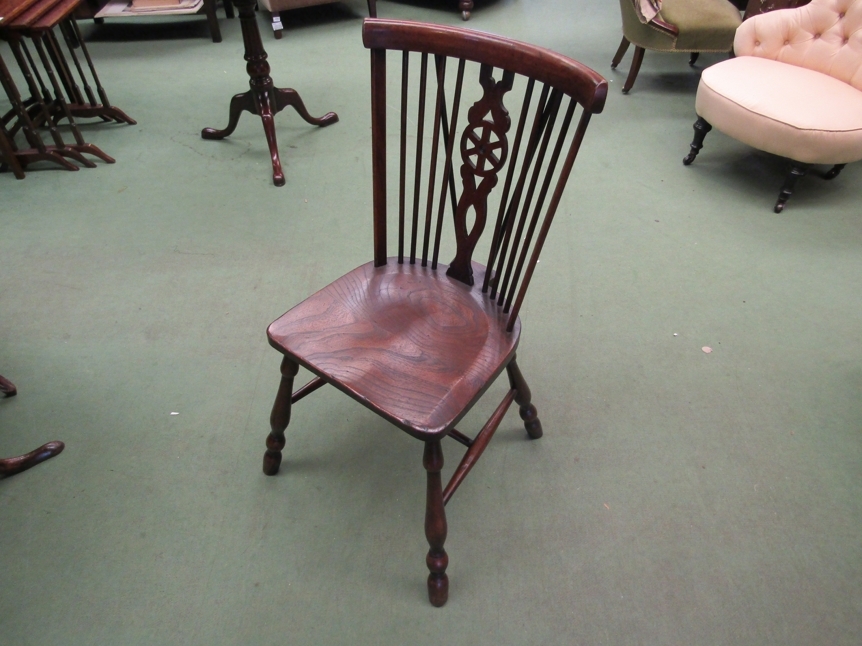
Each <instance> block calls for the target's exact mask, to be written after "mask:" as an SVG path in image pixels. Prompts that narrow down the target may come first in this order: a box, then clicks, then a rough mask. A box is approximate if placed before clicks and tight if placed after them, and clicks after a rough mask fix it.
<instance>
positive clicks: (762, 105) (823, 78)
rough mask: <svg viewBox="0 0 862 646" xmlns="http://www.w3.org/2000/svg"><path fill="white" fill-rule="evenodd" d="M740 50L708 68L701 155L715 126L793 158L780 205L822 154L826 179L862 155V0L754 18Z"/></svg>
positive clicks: (699, 108) (822, 1)
mask: <svg viewBox="0 0 862 646" xmlns="http://www.w3.org/2000/svg"><path fill="white" fill-rule="evenodd" d="M733 47H734V51H735V53H736V58H733V59H730V60H727V61H722V62H720V63H717V64H716V65H713V66H712V67H709V68H707V69H705V70H704V71H703V75H702V76H701V80H700V86H699V87H698V90H697V99H696V102H695V111H696V112H697V115H698V119H697V121H696V122H695V124H694V130H695V136H694V140H693V142H692V144H691V152H690V153H689V154H688V156H687V157H686V158H685V159H684V160H683V163H684V164H686V165H688V164H691V162H693V161H694V158H695V157H696V156H697V153H698V152H699V151H700V149H701V147H702V146H703V139H704V137H705V136H706V133H707V132H709V131H710V130H711V129H712V127H713V126H714V127H716V128H718V129H719V130H720V131H722V132H724V133H725V134H727V135H730V136H731V137H733V138H735V139H738V140H739V141H741V142H743V143H746V144H748V145H750V146H753V147H755V148H758V149H760V150H764V151H766V152H769V153H773V154H775V155H780V156H782V157H787V158H788V159H790V160H791V162H792V163H791V169H790V174H789V175H788V177H787V180H786V181H785V183H784V186H783V188H782V190H781V193H780V194H779V197H778V201H777V202H776V204H775V212H776V213H780V212H781V211H782V210H783V209H784V205H785V203H786V202H787V200H788V198H789V197H790V196H791V194H792V193H793V189H794V186H795V183H796V181H797V180H798V179H799V178H800V177H802V176H804V175H805V174H806V173H807V171H808V169H809V167H810V166H811V165H813V164H829V165H831V166H832V168H831V170H829V171H828V172H826V173H825V175H824V177H825V178H826V179H832V178H834V177H836V176H837V175H838V173H839V172H840V171H841V169H842V168H843V167H844V166H845V165H846V164H848V163H850V162H854V161H857V160H859V159H862V0H813V1H812V2H811V4H809V5H806V6H804V7H799V8H797V9H783V10H780V11H773V12H770V13H765V14H762V15H760V16H756V17H754V18H751V19H750V20H746V21H745V22H744V23H743V24H742V25H741V26H740V27H739V29H737V31H736V37H735V40H734V43H733Z"/></svg>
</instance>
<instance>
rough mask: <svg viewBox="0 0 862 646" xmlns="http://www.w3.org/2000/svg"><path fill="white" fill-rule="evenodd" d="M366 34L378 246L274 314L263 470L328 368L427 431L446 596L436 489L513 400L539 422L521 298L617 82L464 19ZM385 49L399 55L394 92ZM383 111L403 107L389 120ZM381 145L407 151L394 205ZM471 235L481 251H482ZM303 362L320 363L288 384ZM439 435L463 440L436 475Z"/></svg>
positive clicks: (436, 574)
mask: <svg viewBox="0 0 862 646" xmlns="http://www.w3.org/2000/svg"><path fill="white" fill-rule="evenodd" d="M363 41H364V43H365V45H366V47H368V48H369V49H370V50H371V113H372V115H371V133H372V170H373V179H372V194H373V209H372V222H373V230H372V238H373V260H372V261H370V262H368V263H366V264H364V265H362V266H360V267H358V268H356V269H354V270H353V271H351V272H349V273H347V274H345V275H344V276H342V277H341V278H339V279H337V280H336V281H335V282H333V283H331V284H329V285H328V286H326V287H324V288H323V289H321V290H320V291H318V292H317V293H316V294H314V295H312V296H310V297H309V298H308V299H306V300H305V301H303V302H302V303H300V304H299V305H297V306H295V307H294V308H293V309H291V310H290V311H288V312H287V313H286V314H284V315H283V316H282V317H280V318H279V319H278V320H276V321H275V322H274V323H272V325H270V327H269V329H268V338H269V342H270V344H271V345H272V346H273V347H274V348H275V349H277V350H278V351H279V352H280V353H282V355H283V359H282V365H281V380H280V383H279V387H278V393H277V395H276V400H275V403H274V405H273V409H272V415H271V418H270V433H269V435H268V437H267V440H266V452H265V454H264V460H263V471H264V473H266V474H267V475H274V474H275V473H277V472H278V470H279V467H280V465H281V462H282V452H283V451H284V449H285V446H286V438H285V431H286V429H287V427H288V425H289V422H290V417H291V407H292V405H293V404H294V403H295V402H297V401H298V400H299V399H301V398H302V397H305V396H307V395H308V394H310V393H311V392H313V391H314V390H317V389H318V388H320V387H321V386H322V385H324V384H331V385H332V386H334V387H335V388H337V389H338V390H340V391H341V392H343V393H345V394H347V395H349V396H350V397H352V398H353V399H355V400H356V401H358V402H359V403H361V404H362V405H364V406H366V407H367V408H369V409H370V410H372V411H374V412H376V413H377V414H379V415H380V416H381V417H383V418H384V419H386V420H388V421H390V422H391V423H392V424H393V425H394V426H396V427H398V428H400V429H402V430H403V431H405V432H407V433H408V434H410V435H411V436H413V437H415V438H418V439H419V440H422V441H423V442H424V444H425V448H424V453H423V465H424V468H425V470H426V473H427V495H426V506H425V535H426V538H427V540H428V544H429V551H428V554H427V557H426V565H427V568H428V571H429V575H428V580H427V588H428V598H429V600H430V601H431V603H432V604H433V605H434V606H442V605H443V604H445V603H446V600H447V598H448V590H449V579H448V575H447V573H446V569H447V566H448V561H449V557H448V555H447V553H446V549H445V547H444V544H445V541H446V535H447V521H446V513H445V510H444V506H445V505H446V504H447V503H448V502H449V501H450V499H451V498H452V495H453V494H454V492H455V491H456V490H457V489H458V487H459V486H460V484H461V483H462V482H463V480H464V478H465V477H466V476H467V474H468V473H469V472H470V471H471V470H472V469H473V468H474V467H475V465H476V463H477V461H478V459H479V457H480V456H481V455H482V453H483V452H484V451H485V450H486V448H487V447H488V445H489V442H490V440H491V438H492V437H493V436H494V434H495V432H496V431H497V429H498V428H499V427H500V425H501V423H502V422H503V419H504V417H505V415H506V412H507V410H508V409H509V407H510V406H511V405H512V404H513V403H516V404H517V405H518V408H519V413H520V416H521V419H522V421H523V423H524V428H525V429H526V431H527V436H528V437H530V438H534V439H535V438H539V437H541V436H542V424H541V422H540V420H539V415H538V411H537V409H536V406H535V405H534V404H533V402H532V393H531V391H530V388H529V386H528V385H527V381H526V379H525V378H524V375H523V374H522V373H521V370H520V368H519V367H518V364H517V362H516V360H515V351H516V349H517V347H518V340H519V337H520V331H521V322H520V318H519V312H520V309H521V306H522V304H523V301H524V297H525V294H526V291H527V288H528V286H529V284H530V282H531V280H532V277H533V274H534V271H535V268H536V265H537V263H538V259H539V254H540V252H541V249H542V247H543V245H544V242H545V240H546V238H547V235H548V232H549V229H550V226H551V223H552V221H553V219H554V215H555V213H556V211H557V208H558V206H559V203H560V199H561V196H562V192H563V189H564V187H565V185H566V183H567V181H568V178H569V174H570V172H571V170H572V166H573V164H574V161H575V158H576V156H577V153H578V150H579V148H580V145H581V142H582V140H583V137H584V134H585V132H586V128H587V125H588V123H589V121H590V117H591V115H592V114H593V113H596V112H600V111H601V110H602V108H603V107H604V101H605V97H606V95H607V83H606V81H605V80H604V79H602V78H601V77H600V76H599V75H598V74H596V73H595V72H593V71H592V70H590V69H589V68H586V67H584V66H583V65H581V64H579V63H577V62H575V61H572V60H570V59H567V58H564V57H562V56H559V55H557V54H554V53H552V52H549V51H547V50H544V49H541V48H538V47H534V46H531V45H528V44H524V43H518V42H515V41H511V40H509V39H505V38H501V37H497V36H492V35H489V34H482V33H478V32H473V31H469V30H465V29H457V28H451V27H443V26H440V25H428V24H419V23H408V22H403V21H392V20H374V19H369V20H366V21H365V24H364V27H363ZM387 50H395V52H393V59H394V60H395V62H396V64H399V63H400V70H399V71H398V72H396V74H393V76H394V77H395V78H398V77H400V80H401V86H400V88H399V93H398V95H397V96H396V97H395V98H394V99H393V100H392V101H389V100H387V85H388V80H387V66H388V64H389V62H388V61H387ZM449 57H454V58H455V59H456V61H455V62H454V63H455V64H454V65H451V66H450V65H449V64H448V59H449ZM450 67H451V68H453V69H451V70H450V69H449V68H450ZM393 85H394V84H393ZM477 97H478V98H477ZM578 110H579V115H580V116H579V117H578V118H575V114H576V111H578ZM390 111H391V112H396V114H394V115H392V117H391V118H389V119H387V114H388V113H389V112H390ZM388 124H393V125H394V124H398V127H397V132H395V133H393V134H392V136H391V137H390V136H389V134H388V133H387V125H388ZM389 149H391V150H392V151H396V150H397V154H396V155H395V156H396V158H397V162H396V163H395V164H393V166H392V175H393V176H394V179H395V180H396V181H395V182H394V184H393V185H394V186H396V187H397V197H396V198H395V199H393V200H392V204H393V205H395V204H397V216H396V214H394V213H393V218H392V220H393V221H392V222H389V215H388V213H387V210H388V206H389V198H388V196H387V192H388V187H389V183H388V173H389V166H388V164H387V156H388V153H389V152H390V150H389ZM396 217H397V223H396ZM390 225H392V226H391V227H390ZM390 228H391V229H392V231H391V234H390ZM483 233H484V234H485V235H486V238H490V242H489V244H487V245H485V246H481V245H480V244H479V242H480V239H481V237H482V235H483ZM393 243H394V244H393ZM390 245H391V246H392V247H393V248H392V250H391V251H392V252H394V253H395V255H391V254H390ZM477 249H483V254H484V253H486V252H487V254H488V255H487V261H486V262H485V263H484V264H481V263H480V262H478V261H477V259H475V258H474V255H475V253H476V251H477ZM444 254H445V255H444ZM450 254H451V255H450ZM441 257H443V258H451V259H452V260H451V262H450V263H448V264H446V263H444V262H441ZM483 259H484V256H483ZM486 268H487V269H486ZM300 366H302V367H305V368H306V369H308V370H309V371H311V372H312V373H313V374H314V375H315V377H314V379H313V380H312V381H311V382H309V383H308V384H306V385H305V386H303V387H301V388H299V389H298V390H296V391H295V392H293V381H294V378H295V377H296V375H297V374H298V370H299V367H300ZM504 371H505V372H506V375H507V377H508V382H509V388H508V389H507V391H506V394H505V395H504V397H503V399H502V401H501V402H500V404H499V405H498V406H497V408H496V410H495V411H494V414H493V415H492V416H491V417H490V419H489V420H488V421H487V422H486V423H485V424H484V426H483V427H482V429H481V430H480V431H479V433H478V434H477V435H476V436H475V437H472V438H471V437H469V436H468V435H465V434H464V433H462V432H461V431H459V430H458V429H457V428H456V424H458V423H459V422H460V421H461V420H462V419H463V418H464V415H465V414H466V413H467V412H468V411H469V410H470V409H471V408H472V406H473V405H474V404H475V403H476V402H477V401H478V400H479V398H480V397H481V396H482V395H483V394H484V393H485V392H486V391H487V389H488V388H489V387H490V386H491V384H493V383H494V381H495V380H496V379H497V377H498V376H500V375H501V374H502V373H503V372H504ZM445 437H452V438H453V439H454V440H456V441H457V442H458V443H460V444H462V445H464V446H466V447H467V450H466V452H465V453H464V456H463V457H462V459H461V461H460V463H459V464H458V466H457V467H456V468H455V471H454V473H453V475H452V476H451V477H450V479H449V482H448V483H447V484H446V486H445V487H444V486H443V483H442V480H441V475H440V472H441V469H442V467H443V448H442V440H443V439H444V438H445Z"/></svg>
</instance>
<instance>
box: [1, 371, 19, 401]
mask: <svg viewBox="0 0 862 646" xmlns="http://www.w3.org/2000/svg"><path fill="white" fill-rule="evenodd" d="M0 393H3V396H4V397H14V396H15V395H17V394H18V389H17V388H15V384H13V383H12V382H11V381H9V380H8V379H6V377H4V376H3V375H0Z"/></svg>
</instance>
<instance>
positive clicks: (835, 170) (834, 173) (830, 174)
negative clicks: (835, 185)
mask: <svg viewBox="0 0 862 646" xmlns="http://www.w3.org/2000/svg"><path fill="white" fill-rule="evenodd" d="M846 165H847V164H835V165H834V166H833V167H832V168H830V169H829V170H828V171H826V172H825V173H823V179H835V178H836V177H838V174H839V173H840V172H841V170H842V169H843V168H844V167H845V166H846Z"/></svg>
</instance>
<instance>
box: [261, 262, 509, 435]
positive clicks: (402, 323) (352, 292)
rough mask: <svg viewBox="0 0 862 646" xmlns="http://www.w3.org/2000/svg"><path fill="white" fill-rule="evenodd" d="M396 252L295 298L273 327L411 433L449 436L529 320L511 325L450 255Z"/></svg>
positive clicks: (321, 370) (319, 369) (275, 339)
mask: <svg viewBox="0 0 862 646" xmlns="http://www.w3.org/2000/svg"><path fill="white" fill-rule="evenodd" d="M391 260H392V261H391V262H389V263H387V264H385V265H382V266H381V267H376V268H375V267H374V265H373V263H368V264H365V265H362V266H361V267H358V268H357V269H355V270H353V271H352V272H350V273H349V274H346V275H344V276H342V277H341V278H339V279H338V280H336V281H335V282H334V283H331V284H330V285H328V286H327V287H325V288H323V289H322V290H321V291H319V292H317V293H316V294H314V295H313V296H311V297H309V298H308V299H306V300H305V301H303V302H302V303H300V304H299V305H297V306H296V307H294V308H293V309H292V310H290V311H289V312H287V313H286V314H285V315H284V316H282V317H281V318H279V319H278V320H277V321H275V322H274V323H273V324H272V325H271V326H270V327H269V330H268V335H269V339H270V343H271V344H272V345H273V347H275V348H277V349H278V350H280V351H282V352H284V353H285V354H286V355H288V356H290V357H291V358H292V359H294V360H295V361H297V362H298V363H299V364H301V365H303V366H305V367H306V368H308V369H309V370H311V371H312V372H314V373H315V374H317V375H319V376H321V377H323V378H324V379H325V380H326V381H328V382H329V383H332V384H333V385H334V386H336V388H339V389H340V390H342V391H343V392H345V393H347V394H348V395H350V396H351V397H353V398H354V399H356V400H357V401H358V402H360V403H361V404H363V405H364V406H367V407H368V408H370V409H372V410H374V411H375V412H377V413H378V414H380V415H382V416H383V417H385V418H386V419H388V420H389V421H391V422H392V423H393V424H395V425H396V426H398V427H399V428H401V429H403V430H405V431H407V432H408V433H410V434H411V435H414V436H415V437H418V438H420V439H426V438H429V437H441V436H443V435H445V434H446V433H447V432H448V431H449V430H450V429H451V428H452V427H454V426H455V424H457V422H458V420H460V419H461V417H463V415H464V414H465V413H466V412H467V410H469V407H470V406H472V404H473V403H474V402H475V401H476V400H478V398H479V397H480V396H481V394H482V393H483V392H484V391H485V390H486V389H487V387H488V386H489V385H490V383H491V382H492V381H493V380H494V379H495V378H496V377H497V376H498V375H499V374H500V373H501V372H502V371H503V369H504V368H505V366H506V364H507V363H508V361H509V359H511V357H512V355H513V354H514V352H515V349H516V347H517V344H518V337H519V333H520V326H517V327H516V329H515V330H513V332H511V333H509V332H506V329H505V328H506V323H507V321H508V316H506V315H505V314H504V313H503V312H502V311H501V310H500V308H499V307H497V305H496V304H495V303H494V301H493V300H491V299H490V298H488V297H487V296H486V295H484V294H482V292H481V291H479V290H475V289H470V288H469V287H468V286H467V285H464V284H463V283H461V282H460V281H457V280H455V279H453V278H450V277H448V276H446V275H445V271H446V266H445V265H442V264H441V266H440V268H439V269H438V270H437V271H434V270H432V269H430V268H427V267H425V268H423V267H420V266H419V265H410V264H407V263H405V264H398V263H397V262H394V258H393V259H391ZM474 272H476V274H477V275H479V276H483V277H484V268H483V267H481V266H479V265H476V266H474Z"/></svg>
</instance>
